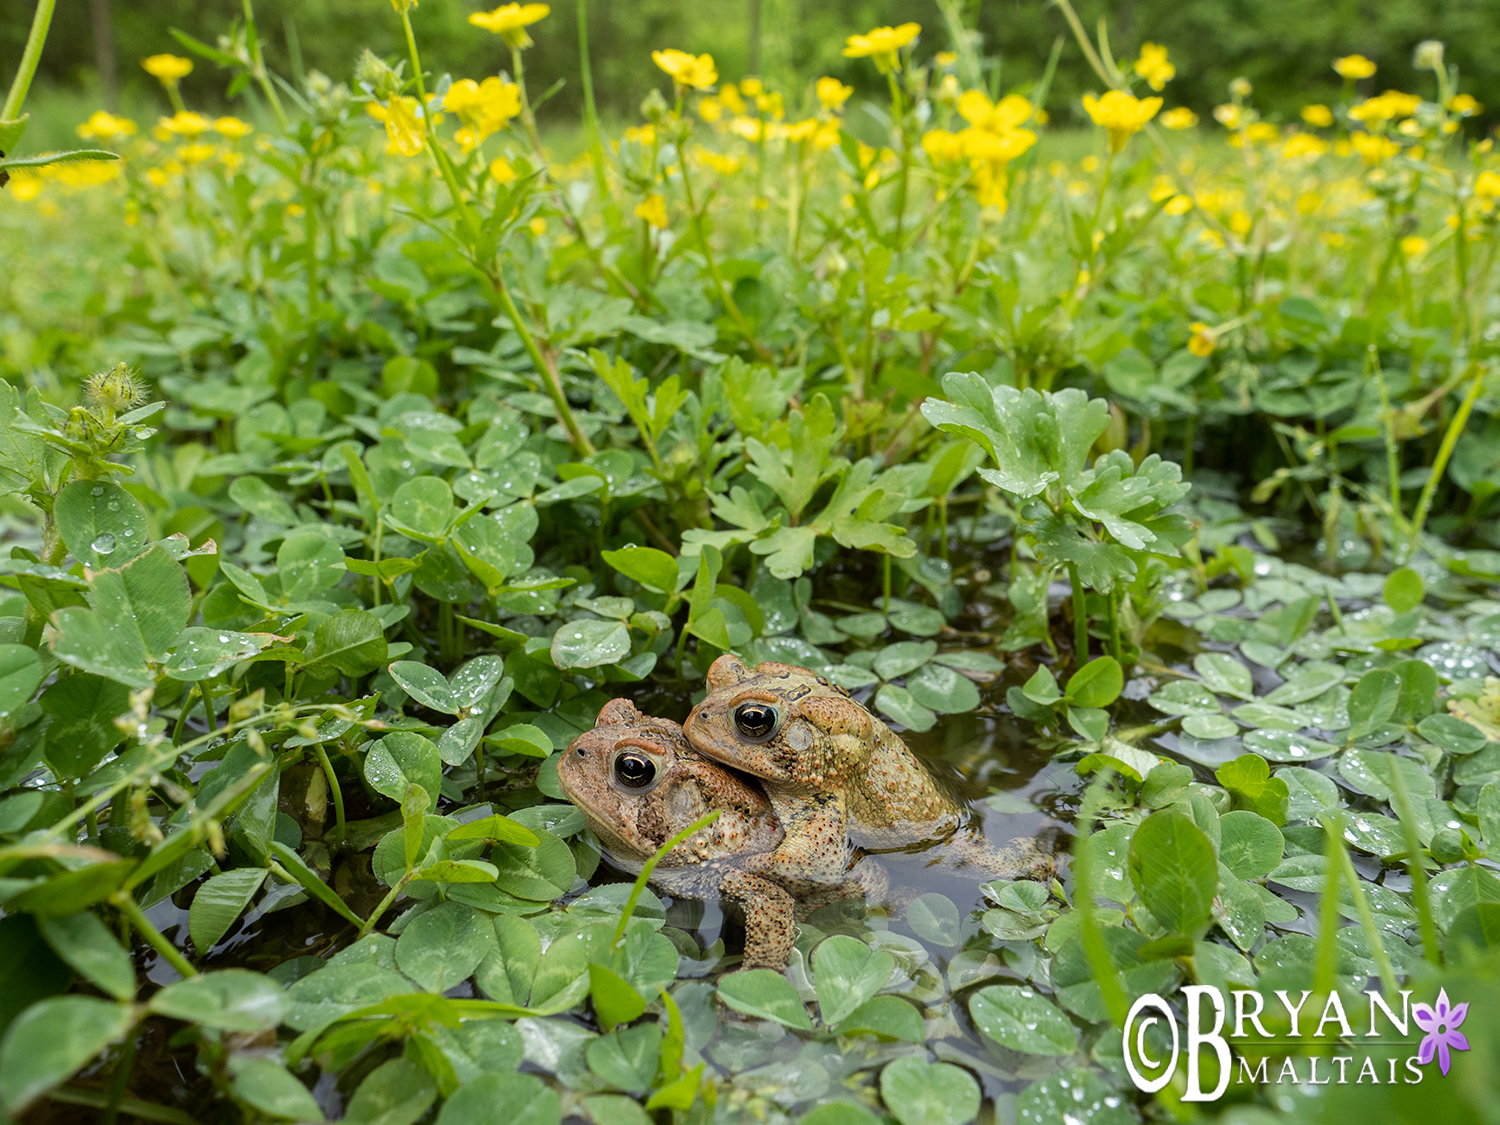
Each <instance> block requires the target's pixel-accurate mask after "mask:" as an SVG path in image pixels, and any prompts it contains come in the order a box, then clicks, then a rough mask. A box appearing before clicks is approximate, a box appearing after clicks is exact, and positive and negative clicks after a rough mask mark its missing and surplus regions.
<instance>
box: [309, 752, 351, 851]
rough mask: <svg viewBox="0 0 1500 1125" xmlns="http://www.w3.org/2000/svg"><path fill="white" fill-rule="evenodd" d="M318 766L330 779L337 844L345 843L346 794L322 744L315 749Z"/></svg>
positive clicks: (329, 786)
mask: <svg viewBox="0 0 1500 1125" xmlns="http://www.w3.org/2000/svg"><path fill="white" fill-rule="evenodd" d="M313 753H314V754H316V755H317V758H318V765H320V766H322V767H323V776H324V777H326V778H327V779H328V789H329V791H330V792H331V793H332V794H333V831H334V838H335V842H336V844H342V843H343V842H344V793H343V790H342V789H340V788H339V779H338V775H337V774H335V773H334V772H333V763H332V762H330V761H329V760H328V751H327V750H324V749H323V744H322V743H321V742H320V743H318V744H317V745H316V746H314V747H313Z"/></svg>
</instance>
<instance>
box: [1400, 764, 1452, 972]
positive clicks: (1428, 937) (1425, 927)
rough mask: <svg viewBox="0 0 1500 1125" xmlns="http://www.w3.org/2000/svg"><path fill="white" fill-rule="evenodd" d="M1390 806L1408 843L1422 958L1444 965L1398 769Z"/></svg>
mask: <svg viewBox="0 0 1500 1125" xmlns="http://www.w3.org/2000/svg"><path fill="white" fill-rule="evenodd" d="M1391 805H1392V806H1393V807H1394V808H1395V810H1396V818H1397V819H1398V820H1399V821H1400V822H1401V833H1402V835H1403V836H1404V837H1405V842H1406V870H1407V873H1408V874H1409V875H1410V876H1411V901H1412V905H1413V906H1415V907H1416V908H1417V918H1418V920H1419V922H1420V924H1421V928H1422V956H1423V957H1425V958H1427V960H1428V961H1429V962H1430V963H1432V964H1434V965H1441V964H1442V963H1443V958H1442V954H1440V953H1439V952H1438V933H1437V923H1436V922H1434V921H1433V918H1432V902H1431V899H1430V898H1429V897H1428V894H1427V872H1426V870H1425V869H1424V868H1423V867H1422V842H1421V840H1419V839H1418V838H1417V822H1416V821H1415V820H1414V819H1412V815H1411V799H1410V797H1408V795H1407V792H1406V778H1404V777H1402V776H1401V771H1400V770H1399V769H1392V770H1391Z"/></svg>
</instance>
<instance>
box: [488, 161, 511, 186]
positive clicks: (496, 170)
mask: <svg viewBox="0 0 1500 1125" xmlns="http://www.w3.org/2000/svg"><path fill="white" fill-rule="evenodd" d="M515 178H516V170H515V169H514V168H512V167H511V166H510V161H509V160H506V159H505V157H503V156H497V157H495V159H494V160H491V161H490V179H492V180H494V181H495V182H496V183H497V184H508V183H510V182H511V181H512V180H514V179H515Z"/></svg>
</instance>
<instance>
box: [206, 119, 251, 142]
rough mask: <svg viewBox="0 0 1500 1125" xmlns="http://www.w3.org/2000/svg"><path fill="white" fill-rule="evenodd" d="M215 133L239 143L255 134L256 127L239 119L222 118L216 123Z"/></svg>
mask: <svg viewBox="0 0 1500 1125" xmlns="http://www.w3.org/2000/svg"><path fill="white" fill-rule="evenodd" d="M214 132H215V133H218V134H219V136H221V137H227V138H229V139H230V140H231V141H237V140H240V139H241V138H242V137H248V136H249V135H250V134H251V133H253V132H255V126H253V125H251V124H249V123H247V122H244V121H241V120H240V119H239V118H238V117H221V118H219V119H218V120H217V121H215V122H214Z"/></svg>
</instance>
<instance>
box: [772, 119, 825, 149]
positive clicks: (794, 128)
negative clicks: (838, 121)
mask: <svg viewBox="0 0 1500 1125" xmlns="http://www.w3.org/2000/svg"><path fill="white" fill-rule="evenodd" d="M820 124H822V122H820V121H819V120H818V119H817V118H816V117H809V118H808V119H807V120H806V121H799V122H797V123H796V124H795V125H783V126H781V127H780V129H781V135H782V136H783V137H785V138H786V139H787V140H789V141H791V142H792V143H793V144H800V143H802V142H803V141H810V140H812V139H813V137H814V135H816V133H817V131H818V126H819V125H820Z"/></svg>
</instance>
